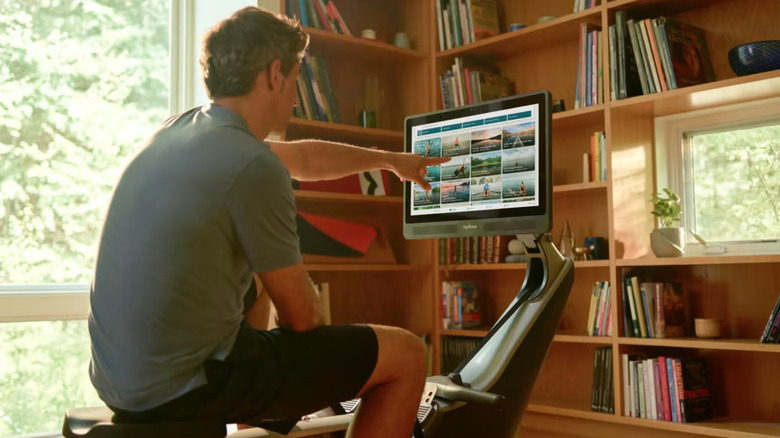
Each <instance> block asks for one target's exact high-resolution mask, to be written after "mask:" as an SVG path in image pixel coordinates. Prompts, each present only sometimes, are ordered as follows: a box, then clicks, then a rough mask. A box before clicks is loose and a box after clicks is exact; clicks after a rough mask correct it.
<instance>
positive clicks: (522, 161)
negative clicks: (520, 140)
mask: <svg viewBox="0 0 780 438" xmlns="http://www.w3.org/2000/svg"><path fill="white" fill-rule="evenodd" d="M501 170H502V171H503V172H504V173H515V172H526V171H529V170H536V154H535V151H534V148H531V147H521V148H513V149H506V150H504V151H503V152H502V157H501Z"/></svg>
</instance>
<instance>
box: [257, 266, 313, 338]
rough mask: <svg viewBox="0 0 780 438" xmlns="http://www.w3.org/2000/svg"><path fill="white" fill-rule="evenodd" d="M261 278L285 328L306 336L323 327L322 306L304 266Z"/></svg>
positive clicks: (272, 273)
mask: <svg viewBox="0 0 780 438" xmlns="http://www.w3.org/2000/svg"><path fill="white" fill-rule="evenodd" d="M258 275H259V276H260V279H261V280H262V282H263V289H264V291H265V292H267V293H268V296H269V297H270V298H271V302H273V304H274V307H275V308H276V313H277V315H278V318H279V325H280V326H281V327H284V328H287V329H290V330H293V331H296V332H303V331H307V330H311V329H313V328H315V327H319V326H321V325H322V324H323V322H324V316H323V313H322V306H321V304H320V300H319V299H318V298H317V293H316V292H315V291H314V288H313V287H312V284H311V281H310V280H309V276H308V275H307V274H306V270H305V269H304V268H303V264H301V263H298V264H295V265H292V266H288V267H286V268H281V269H275V270H273V271H268V272H263V273H260V274H258Z"/></svg>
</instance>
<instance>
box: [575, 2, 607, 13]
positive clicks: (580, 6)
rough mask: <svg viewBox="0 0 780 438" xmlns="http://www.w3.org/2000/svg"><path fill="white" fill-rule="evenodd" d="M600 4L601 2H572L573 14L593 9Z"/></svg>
mask: <svg viewBox="0 0 780 438" xmlns="http://www.w3.org/2000/svg"><path fill="white" fill-rule="evenodd" d="M600 4H601V0H574V13H575V14H576V13H577V12H582V11H584V10H586V9H590V8H595V7H596V6H598V5H600Z"/></svg>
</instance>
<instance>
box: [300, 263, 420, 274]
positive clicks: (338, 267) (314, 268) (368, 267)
mask: <svg viewBox="0 0 780 438" xmlns="http://www.w3.org/2000/svg"><path fill="white" fill-rule="evenodd" d="M304 268H305V269H306V270H307V271H309V272H325V271H329V272H336V271H340V272H354V271H363V272H377V271H384V272H388V271H397V272H416V271H426V270H428V269H430V268H429V267H428V266H426V265H377V264H368V263H334V264H307V265H304Z"/></svg>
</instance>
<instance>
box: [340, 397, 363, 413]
mask: <svg viewBox="0 0 780 438" xmlns="http://www.w3.org/2000/svg"><path fill="white" fill-rule="evenodd" d="M359 405H360V399H359V398H355V399H352V400H347V401H343V402H339V406H341V409H343V412H341V414H351V413H353V412H355V411H356V410H357V408H358V406H359Z"/></svg>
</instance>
